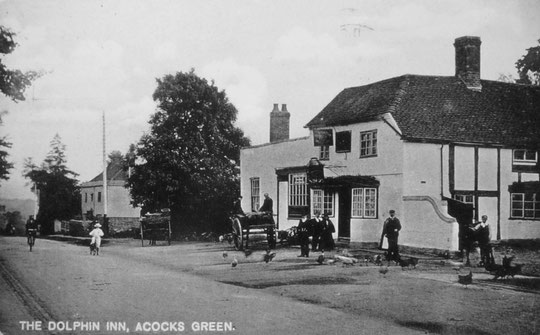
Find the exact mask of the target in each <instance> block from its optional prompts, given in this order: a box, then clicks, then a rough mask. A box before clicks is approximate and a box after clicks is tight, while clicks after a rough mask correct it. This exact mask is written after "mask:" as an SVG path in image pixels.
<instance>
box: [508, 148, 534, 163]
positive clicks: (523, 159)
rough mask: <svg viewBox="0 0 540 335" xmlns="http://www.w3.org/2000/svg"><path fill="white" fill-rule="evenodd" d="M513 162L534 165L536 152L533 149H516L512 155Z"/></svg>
mask: <svg viewBox="0 0 540 335" xmlns="http://www.w3.org/2000/svg"><path fill="white" fill-rule="evenodd" d="M513 158H514V159H513V161H512V162H513V164H515V165H536V163H537V162H538V153H537V152H536V151H533V150H526V149H516V150H514V155H513Z"/></svg>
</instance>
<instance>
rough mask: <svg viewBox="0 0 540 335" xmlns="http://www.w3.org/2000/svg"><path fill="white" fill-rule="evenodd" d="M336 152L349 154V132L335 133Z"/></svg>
mask: <svg viewBox="0 0 540 335" xmlns="http://www.w3.org/2000/svg"><path fill="white" fill-rule="evenodd" d="M336 152H351V132H350V131H340V132H337V133H336Z"/></svg>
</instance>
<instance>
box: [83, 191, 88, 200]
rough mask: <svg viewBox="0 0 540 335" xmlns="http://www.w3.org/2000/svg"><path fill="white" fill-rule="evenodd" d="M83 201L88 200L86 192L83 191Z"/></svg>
mask: <svg viewBox="0 0 540 335" xmlns="http://www.w3.org/2000/svg"><path fill="white" fill-rule="evenodd" d="M84 202H88V193H86V192H85V193H84Z"/></svg>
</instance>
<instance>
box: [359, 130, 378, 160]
mask: <svg viewBox="0 0 540 335" xmlns="http://www.w3.org/2000/svg"><path fill="white" fill-rule="evenodd" d="M371 156H377V130H370V131H363V132H361V133H360V157H371Z"/></svg>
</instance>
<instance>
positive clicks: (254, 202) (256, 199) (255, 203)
mask: <svg viewBox="0 0 540 335" xmlns="http://www.w3.org/2000/svg"><path fill="white" fill-rule="evenodd" d="M249 181H250V184H251V210H252V211H256V210H258V209H259V207H260V205H261V198H260V197H261V196H260V186H259V178H258V177H256V178H251V179H250V180H249Z"/></svg>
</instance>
